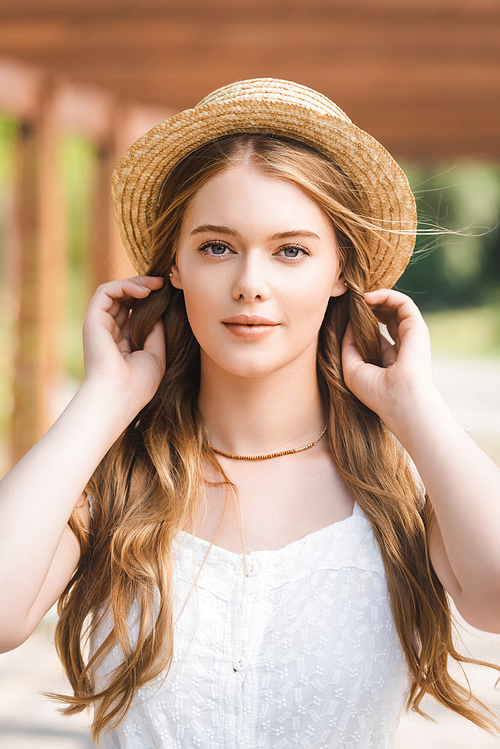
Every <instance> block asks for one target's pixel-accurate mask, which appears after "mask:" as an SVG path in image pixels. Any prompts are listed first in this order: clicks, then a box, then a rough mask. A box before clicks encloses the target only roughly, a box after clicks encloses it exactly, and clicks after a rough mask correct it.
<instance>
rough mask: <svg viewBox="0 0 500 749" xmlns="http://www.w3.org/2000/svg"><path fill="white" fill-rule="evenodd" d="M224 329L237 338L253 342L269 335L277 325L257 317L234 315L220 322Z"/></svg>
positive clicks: (264, 318)
mask: <svg viewBox="0 0 500 749" xmlns="http://www.w3.org/2000/svg"><path fill="white" fill-rule="evenodd" d="M222 322H223V324H224V325H225V326H226V328H227V329H228V330H229V331H230V332H231V333H232V334H233V335H235V336H236V337H237V338H243V339H244V340H248V341H250V340H251V341H254V340H256V339H257V338H262V337H263V336H266V335H269V333H271V332H272V330H273V329H274V328H276V327H278V325H279V323H276V322H274V321H273V320H269V319H268V318H266V317H260V316H259V315H235V316H234V317H228V318H226V319H225V320H222Z"/></svg>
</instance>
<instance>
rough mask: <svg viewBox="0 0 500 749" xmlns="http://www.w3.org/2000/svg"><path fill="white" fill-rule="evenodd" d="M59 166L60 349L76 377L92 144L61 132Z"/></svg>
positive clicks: (86, 294)
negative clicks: (62, 223)
mask: <svg viewBox="0 0 500 749" xmlns="http://www.w3.org/2000/svg"><path fill="white" fill-rule="evenodd" d="M61 167H62V179H63V186H64V193H65V202H66V209H67V212H68V215H67V221H68V239H67V242H68V264H69V265H68V294H67V325H66V331H65V346H64V349H65V352H66V369H67V372H68V375H69V376H70V377H72V378H74V379H76V380H79V379H81V378H82V376H83V356H82V344H81V328H82V321H83V318H84V317H85V312H86V309H87V306H88V303H89V299H90V295H91V293H92V292H93V290H91V289H90V285H91V282H90V279H89V273H88V270H89V263H88V259H89V258H88V253H89V248H90V245H91V242H92V239H93V227H92V226H91V221H92V218H91V216H92V207H93V206H92V201H93V190H92V185H93V183H94V179H95V168H96V151H95V148H94V147H93V145H92V144H91V143H90V142H89V141H88V140H87V139H85V138H83V137H81V136H80V135H76V134H74V133H69V134H66V135H64V137H63V139H62V143H61Z"/></svg>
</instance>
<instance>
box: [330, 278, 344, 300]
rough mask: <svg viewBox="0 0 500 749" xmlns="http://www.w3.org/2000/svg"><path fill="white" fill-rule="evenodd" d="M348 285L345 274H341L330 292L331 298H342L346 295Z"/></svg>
mask: <svg viewBox="0 0 500 749" xmlns="http://www.w3.org/2000/svg"><path fill="white" fill-rule="evenodd" d="M347 288H348V287H347V284H346V282H345V280H344V275H343V273H341V274H340V276H339V277H338V278H337V280H336V281H335V282H334V284H333V286H332V290H331V292H330V296H342V294H345V293H346V291H347Z"/></svg>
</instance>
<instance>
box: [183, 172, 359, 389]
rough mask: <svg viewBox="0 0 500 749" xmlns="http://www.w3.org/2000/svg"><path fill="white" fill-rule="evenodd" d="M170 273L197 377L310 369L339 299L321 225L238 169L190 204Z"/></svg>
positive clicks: (283, 190) (274, 187)
mask: <svg viewBox="0 0 500 749" xmlns="http://www.w3.org/2000/svg"><path fill="white" fill-rule="evenodd" d="M172 272H173V276H172V278H171V279H170V280H171V282H172V284H173V285H174V286H175V287H176V288H179V289H182V290H183V292H184V299H185V304H186V311H187V315H188V319H189V323H190V325H191V328H192V330H193V333H194V335H195V337H196V339H197V340H198V342H199V344H200V347H201V361H202V370H203V366H210V367H212V368H213V367H215V368H216V369H222V370H224V371H226V372H228V373H232V374H233V375H238V376H242V377H262V376H265V375H266V374H269V373H271V372H276V371H277V370H281V369H283V368H285V367H287V366H288V365H290V364H291V363H292V362H298V361H299V360H300V359H302V360H303V361H304V363H305V362H306V361H308V362H309V363H311V362H312V363H313V364H314V366H315V362H316V347H317V340H318V331H319V329H320V326H321V323H322V320H323V317H324V314H325V310H326V307H327V304H328V300H329V297H330V296H339V295H340V294H342V293H344V291H345V286H344V283H343V279H342V278H341V269H340V267H339V261H338V252H337V243H336V239H335V233H334V230H333V227H332V225H331V222H330V220H329V219H328V218H327V217H326V215H325V214H324V213H323V212H322V211H321V210H320V208H319V207H318V206H317V205H316V204H315V203H314V202H313V201H312V200H311V199H310V198H309V197H307V195H306V194H305V193H304V192H302V190H301V189H300V188H298V187H296V186H295V185H293V184H291V183H289V182H286V181H284V180H281V179H276V178H274V177H269V176H267V175H266V174H264V173H263V172H262V171H260V170H259V169H257V168H255V167H249V166H244V165H241V166H239V165H238V166H232V167H230V168H228V169H227V170H225V171H223V172H221V173H220V174H218V175H216V176H215V177H212V179H210V180H209V181H208V182H207V183H206V184H205V185H203V187H201V188H200V190H199V191H198V192H197V193H196V194H195V196H194V198H193V199H192V201H191V202H190V205H189V208H188V210H187V213H186V216H185V219H184V222H183V225H182V230H181V236H180V243H179V251H178V254H177V261H176V265H174V266H173V267H172ZM298 385H300V383H294V384H293V387H297V386H298Z"/></svg>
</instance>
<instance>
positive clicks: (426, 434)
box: [0, 79, 500, 749]
mask: <svg viewBox="0 0 500 749" xmlns="http://www.w3.org/2000/svg"><path fill="white" fill-rule="evenodd" d="M113 188H114V201H115V207H116V212H117V218H118V222H119V225H120V229H121V232H122V237H123V239H124V243H125V246H126V247H127V250H128V252H129V255H130V257H131V259H132V262H133V263H134V265H135V267H136V268H137V270H138V272H139V273H140V275H138V276H137V277H135V278H130V279H126V280H122V281H113V282H111V283H108V284H105V285H103V286H101V287H100V288H99V289H98V290H97V292H96V294H95V296H94V298H93V299H92V301H91V304H90V307H89V311H88V314H87V317H86V319H85V324H84V353H85V370H86V371H85V380H84V383H83V385H82V387H81V388H80V390H79V391H78V393H77V394H76V396H75V397H74V399H73V400H72V402H71V403H70V404H69V406H68V407H67V409H66V410H65V412H64V413H63V414H62V415H61V417H60V418H59V419H58V421H57V422H56V423H55V424H54V426H53V427H52V428H51V429H50V431H49V432H48V433H47V434H46V435H45V436H44V437H43V439H42V440H41V441H40V442H39V443H38V444H37V445H36V446H35V447H34V448H33V449H32V450H31V451H30V453H28V454H27V455H26V456H25V457H24V458H23V460H22V461H21V462H20V463H19V464H18V465H17V466H16V467H15V468H14V469H13V470H12V471H11V472H10V474H8V475H7V476H6V478H5V479H4V480H3V482H2V486H1V503H0V529H1V534H2V540H1V544H0V586H1V587H0V591H1V596H2V607H1V611H0V636H1V645H2V647H3V649H4V650H6V649H9V648H13V647H16V646H17V645H19V644H20V643H21V642H23V641H24V640H25V639H26V638H27V637H28V636H29V635H30V633H31V632H32V631H33V629H34V628H35V627H36V625H37V623H38V622H39V621H40V619H41V617H42V616H43V615H44V613H45V612H46V611H47V609H48V608H49V607H50V606H51V605H52V603H53V602H54V601H56V600H57V599H59V600H60V603H59V611H60V621H59V624H58V629H57V636H56V639H57V647H58V650H59V654H60V656H61V659H62V661H63V664H64V666H65V668H66V671H67V673H68V676H69V679H70V682H71V685H72V687H73V689H74V696H73V697H67V698H66V700H67V702H68V703H69V708H67V711H68V712H76V711H79V710H82V709H84V708H85V707H87V706H90V705H92V706H93V707H94V722H93V731H94V738H96V739H100V742H101V745H102V746H105V747H126V748H127V749H132V748H133V749H138V748H139V749H141V748H142V749H146V748H148V749H149V748H150V747H178V748H181V747H182V749H184V747H211V748H215V747H234V746H238V747H248V749H250V748H251V749H254V747H266V748H267V749H271V748H273V749H277V748H278V747H279V748H280V749H284V748H285V747H292V746H297V747H343V748H344V749H353V748H354V747H357V748H358V749H361V748H362V749H366V748H367V747H373V748H375V747H376V748H377V749H382V747H384V748H386V747H387V748H388V747H390V746H392V745H393V740H394V734H395V731H396V727H397V723H398V720H399V716H400V713H401V710H402V708H403V706H404V705H405V703H407V704H408V705H409V706H413V707H414V708H415V709H418V708H419V704H420V701H421V699H422V697H423V696H424V694H431V695H433V696H434V697H436V699H438V700H440V701H441V702H442V703H444V704H445V705H446V706H448V707H450V708H451V709H453V710H456V711H457V712H459V713H460V714H462V715H464V716H466V717H467V718H469V719H470V720H473V721H474V722H476V723H477V724H479V725H481V726H483V727H491V726H492V725H493V724H494V719H493V717H492V716H487V715H486V714H485V712H484V711H483V710H481V706H480V705H478V703H477V701H475V700H474V698H472V697H471V696H470V695H469V694H468V693H467V692H465V690H463V689H462V688H461V687H460V686H459V685H457V683H456V682H454V681H453V679H452V678H451V677H450V676H449V674H448V670H447V659H448V655H451V656H452V657H454V658H456V659H457V660H467V659H465V658H462V657H461V656H460V655H459V654H458V653H457V652H456V651H455V650H454V648H453V644H452V637H451V622H450V609H449V604H448V596H447V593H448V594H449V595H450V596H451V597H452V598H453V599H454V601H455V603H456V605H457V608H458V610H459V611H460V612H461V614H462V615H463V616H464V618H465V619H466V620H467V621H469V622H470V623H471V624H472V625H474V626H476V627H479V628H482V629H484V630H487V631H491V632H499V631H500V595H499V591H500V546H499V544H498V538H499V536H500V503H499V501H498V498H499V494H500V491H499V490H500V471H499V469H498V467H497V466H496V465H494V463H493V462H492V461H491V460H489V458H488V457H487V456H486V455H485V454H484V453H483V452H482V451H481V450H480V449H479V448H478V447H476V445H475V444H474V443H473V442H472V441H471V440H470V439H469V437H468V436H467V435H466V434H465V433H464V432H463V430H462V429H461V427H460V426H459V425H458V424H457V423H456V421H455V420H454V418H453V417H452V415H451V414H450V413H449V411H448V410H447V408H446V407H445V405H444V403H443V401H442V400H441V398H440V396H439V394H438V393H437V391H436V389H435V387H434V386H433V383H432V379H431V364H430V351H429V339H428V333H427V329H426V326H425V324H424V322H423V320H422V318H421V316H420V314H419V312H418V310H417V308H416V307H415V305H414V304H413V302H412V301H411V300H410V299H409V298H408V297H406V296H404V295H403V294H401V293H399V292H397V291H392V290H390V289H391V287H392V286H393V284H394V283H395V281H396V280H397V278H398V277H399V275H400V274H401V273H402V271H403V269H404V267H405V265H406V263H407V261H408V259H409V256H410V254H411V250H412V246H413V242H414V235H415V228H416V224H415V207H414V201H413V197H412V195H411V192H410V190H409V187H408V183H407V181H406V179H405V177H404V175H403V173H402V172H401V170H400V169H399V167H398V166H397V164H396V163H395V162H394V161H393V159H392V158H391V157H390V156H389V154H387V152H386V151H385V150H384V149H383V148H382V147H381V146H380V145H379V144H378V143H377V142H376V141H375V140H374V139H373V138H371V137H370V136H368V135H367V134H366V133H363V132H362V131H361V130H359V129H358V128H357V127H355V126H354V125H353V124H352V123H351V122H350V120H349V119H348V118H347V117H346V116H345V115H344V113H343V112H341V111H340V110H339V109H338V108H337V107H336V106H335V105H334V104H332V103H331V102H330V101H329V100H328V99H325V98H324V97H322V96H321V95H319V94H317V93H316V92H313V91H311V90H309V89H306V88H304V87H302V86H298V85H296V84H293V83H289V82H285V81H274V80H271V79H264V80H254V81H244V82H240V83H237V84H234V85H231V86H227V87H225V88H224V89H221V90H219V91H217V92H215V93H214V94H212V95H210V96H209V97H208V98H207V99H205V100H204V101H203V102H202V103H201V104H200V105H198V106H197V107H196V108H195V109H192V110H188V111H187V112H183V113H181V114H179V115H177V116H176V117H173V118H172V119H171V120H168V121H167V122H165V123H161V124H160V125H158V126H157V127H156V128H154V129H153V130H152V131H151V132H150V133H147V134H146V135H145V136H144V137H143V138H141V139H140V140H139V141H138V142H137V143H136V144H135V145H134V146H133V147H132V148H131V149H130V151H129V152H128V154H127V155H126V156H125V157H124V159H122V161H121V162H120V164H119V166H118V167H117V170H116V171H115V174H114V178H113ZM379 323H382V324H383V325H385V326H387V331H388V335H381V333H380V329H381V328H380V325H379ZM409 456H411V459H412V460H411V459H410V458H409ZM415 466H416V470H415ZM422 484H423V485H422ZM423 486H425V490H424V488H423ZM68 519H69V520H68ZM87 639H88V647H87V645H86V641H87Z"/></svg>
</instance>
